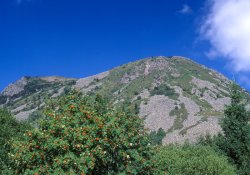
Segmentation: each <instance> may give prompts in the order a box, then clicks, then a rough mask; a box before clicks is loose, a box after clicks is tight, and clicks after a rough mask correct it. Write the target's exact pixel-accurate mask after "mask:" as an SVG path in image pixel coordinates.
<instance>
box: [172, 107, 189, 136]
mask: <svg viewBox="0 0 250 175" xmlns="http://www.w3.org/2000/svg"><path fill="white" fill-rule="evenodd" d="M170 116H176V118H175V121H174V124H173V126H172V127H171V128H169V130H168V132H172V131H173V130H176V129H181V128H183V122H184V120H186V119H187V116H188V112H187V109H186V108H185V105H184V103H181V104H180V109H179V108H178V107H177V106H176V108H175V109H174V110H172V111H171V112H170Z"/></svg>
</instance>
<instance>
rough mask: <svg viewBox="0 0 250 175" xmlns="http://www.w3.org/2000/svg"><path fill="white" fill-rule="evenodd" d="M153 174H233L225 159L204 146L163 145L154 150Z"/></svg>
mask: <svg viewBox="0 0 250 175" xmlns="http://www.w3.org/2000/svg"><path fill="white" fill-rule="evenodd" d="M153 162H154V163H155V165H156V167H157V171H156V172H155V174H169V175H182V174H185V175H202V174H206V175H214V174H220V175H234V174H235V172H234V168H233V167H232V166H231V165H230V164H229V163H228V161H227V159H226V158H225V157H223V156H219V155H218V154H217V153H216V152H215V151H214V150H213V149H212V148H210V147H205V146H188V145H185V146H177V145H173V146H165V147H159V148H158V149H157V150H156V155H155V156H154V158H153Z"/></svg>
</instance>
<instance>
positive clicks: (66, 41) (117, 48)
mask: <svg viewBox="0 0 250 175" xmlns="http://www.w3.org/2000/svg"><path fill="white" fill-rule="evenodd" d="M240 1H242V2H245V4H231V6H232V9H231V11H229V12H228V13H226V14H225V15H228V16H230V15H232V13H233V12H235V9H234V7H237V5H238V6H239V8H243V7H247V8H248V9H250V6H249V5H250V4H249V3H247V1H248V2H249V0H240ZM227 2H232V3H233V1H232V0H228V1H225V0H217V1H215V0H209V1H205V0H204V1H203V0H105V1H104V0H89V1H87V0H0V61H1V63H0V65H1V66H0V90H2V89H3V88H4V87H6V86H7V85H8V84H9V83H11V82H14V81H16V80H17V79H19V78H20V77H22V76H25V75H29V76H49V75H61V76H65V77H76V78H80V77H86V76H89V75H93V74H97V73H100V72H103V71H106V70H109V69H111V68H113V67H116V66H119V65H121V64H124V63H128V62H131V61H135V60H138V59H141V58H145V57H150V56H160V55H163V56H172V55H180V56H185V57H189V58H192V59H193V60H194V61H196V62H198V63H200V64H204V65H206V66H207V67H209V68H213V69H215V70H217V71H219V72H221V73H223V74H224V75H226V76H227V77H229V78H230V79H232V77H233V75H235V77H236V80H237V81H238V82H239V83H240V84H241V85H242V86H244V87H245V88H248V89H250V81H248V80H249V77H250V76H249V75H250V73H249V69H250V55H248V53H249V51H248V50H247V49H246V47H244V45H247V46H250V39H249V40H248V38H249V37H250V33H249V32H250V30H245V29H249V27H250V21H248V20H249V19H250V18H249V17H250V15H249V13H246V14H242V16H241V17H242V18H243V19H245V21H241V22H240V23H237V22H238V21H239V18H238V17H236V16H235V15H234V16H233V17H231V18H230V20H235V23H232V24H231V23H230V22H228V20H225V19H227V18H225V19H224V18H220V15H221V14H220V13H219V12H220V11H221V10H223V8H224V7H225V6H227V5H228V8H227V9H230V4H227ZM238 10H241V9H238ZM224 11H225V9H224ZM235 13H237V9H236V12H235ZM237 14H239V13H237ZM216 15H217V16H216ZM225 15H224V16H225ZM222 16H223V15H222ZM244 17H245V18H244ZM218 19H219V20H221V23H222V24H223V25H224V26H220V25H219V26H218V24H217V23H216V21H218ZM248 22H249V23H248ZM235 24H238V25H240V26H242V27H241V28H240V27H238V28H237V30H238V31H241V35H240V36H239V35H234V34H235V33H233V32H232V31H228V30H227V31H224V29H225V27H226V28H228V27H230V25H235ZM244 24H246V25H244ZM248 24H249V25H248ZM230 32H231V33H230ZM244 32H245V33H244ZM227 34H228V35H227ZM231 36H233V37H231ZM245 36H247V37H245ZM248 36H249V37H248ZM239 39H242V40H239ZM221 41H223V42H221ZM234 41H237V42H236V43H237V46H236V45H233V44H230V43H234ZM239 43H240V44H241V45H242V46H239ZM243 44H244V45H243ZM248 44H249V45H248ZM248 48H249V47H248ZM230 49H231V50H230ZM242 52H244V53H243V54H242ZM248 56H249V57H248Z"/></svg>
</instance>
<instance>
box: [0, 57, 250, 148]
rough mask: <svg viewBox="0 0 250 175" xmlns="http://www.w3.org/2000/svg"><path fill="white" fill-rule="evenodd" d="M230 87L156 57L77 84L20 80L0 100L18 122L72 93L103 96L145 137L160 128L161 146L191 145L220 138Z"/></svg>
mask: <svg viewBox="0 0 250 175" xmlns="http://www.w3.org/2000/svg"><path fill="white" fill-rule="evenodd" d="M230 84H231V81H230V80H228V79H227V78H226V77H224V76H223V75H222V74H220V73H218V72H216V71H214V70H212V69H209V68H206V67H205V66H203V65H200V64H198V63H195V62H194V61H192V60H190V59H188V58H185V57H182V56H169V57H166V56H157V57H149V58H146V59H141V60H138V61H136V62H131V63H128V64H124V65H122V66H119V67H116V68H114V69H112V70H109V71H107V72H103V73H100V74H97V75H94V76H91V77H86V78H80V79H73V78H64V77H60V76H48V77H23V78H21V79H20V80H18V81H17V82H15V83H13V84H11V85H9V86H8V87H7V88H6V89H5V90H4V92H3V93H2V94H0V105H3V106H5V107H7V108H8V109H9V110H11V111H12V112H13V113H14V114H15V115H16V117H17V118H18V119H20V120H23V119H27V118H28V117H29V115H31V114H32V113H33V112H34V111H36V110H39V109H41V108H42V107H43V105H44V102H45V101H46V99H49V98H54V97H57V96H59V95H62V94H64V93H66V92H68V91H69V90H70V89H71V88H77V89H79V90H81V91H82V92H83V93H86V94H93V93H95V94H96V93H98V94H100V95H103V96H104V97H106V98H107V99H109V101H110V103H113V104H114V105H116V107H117V108H125V107H128V108H129V109H131V110H132V111H134V112H135V113H136V114H138V115H139V116H140V117H142V118H144V122H145V127H146V128H148V129H149V131H157V130H158V129H160V128H162V129H163V130H164V131H165V132H166V133H167V135H166V137H165V138H164V139H163V143H164V144H168V143H175V142H178V143H183V142H185V140H189V141H190V142H195V141H196V140H197V139H198V138H199V137H200V136H202V135H206V134H207V133H210V134H212V135H214V134H217V133H219V132H221V127H220V125H219V122H218V121H219V119H220V118H221V117H223V115H224V114H223V109H224V106H225V105H227V104H229V103H230V97H229V92H230V90H229V89H230ZM244 93H246V94H247V92H244ZM248 95H249V94H248Z"/></svg>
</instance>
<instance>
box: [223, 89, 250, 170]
mask: <svg viewBox="0 0 250 175" xmlns="http://www.w3.org/2000/svg"><path fill="white" fill-rule="evenodd" d="M224 113H225V117H224V119H223V121H222V125H221V126H222V129H223V135H222V136H220V137H221V139H220V140H221V142H220V145H219V147H220V149H221V150H222V151H223V152H225V154H226V155H227V156H228V157H229V158H230V159H231V161H232V162H233V163H234V164H235V165H236V166H237V168H238V170H239V172H238V173H239V174H250V125H249V116H248V115H249V113H248V112H247V111H246V108H245V104H244V103H243V95H242V93H241V92H240V90H239V87H238V86H237V85H236V84H233V85H232V89H231V104H230V105H228V106H227V107H226V109H225V111H224Z"/></svg>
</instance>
